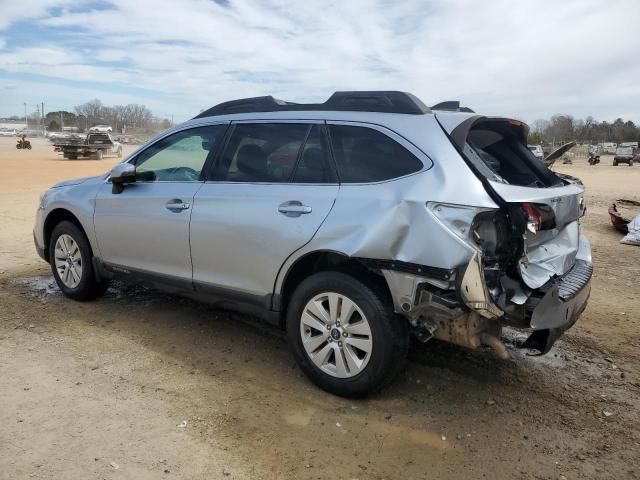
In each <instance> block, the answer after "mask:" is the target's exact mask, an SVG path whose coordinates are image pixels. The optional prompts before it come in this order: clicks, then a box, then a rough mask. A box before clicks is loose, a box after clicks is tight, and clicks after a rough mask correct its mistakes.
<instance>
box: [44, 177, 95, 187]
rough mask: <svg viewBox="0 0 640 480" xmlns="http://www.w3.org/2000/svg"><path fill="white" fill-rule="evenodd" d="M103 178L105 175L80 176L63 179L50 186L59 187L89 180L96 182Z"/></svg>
mask: <svg viewBox="0 0 640 480" xmlns="http://www.w3.org/2000/svg"><path fill="white" fill-rule="evenodd" d="M104 178H105V175H104V174H102V175H96V176H94V177H81V178H72V179H70V180H63V181H62V182H58V183H56V184H55V185H53V186H52V187H51V188H60V187H69V186H71V185H80V184H81V183H85V182H90V183H98V182H100V181H102V180H103V179H104Z"/></svg>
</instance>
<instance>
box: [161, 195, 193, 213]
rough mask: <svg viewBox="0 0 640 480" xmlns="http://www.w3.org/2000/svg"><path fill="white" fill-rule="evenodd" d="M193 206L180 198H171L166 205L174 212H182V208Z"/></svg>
mask: <svg viewBox="0 0 640 480" xmlns="http://www.w3.org/2000/svg"><path fill="white" fill-rule="evenodd" d="M190 206H191V204H190V203H187V202H183V201H182V200H180V199H179V198H174V199H173V200H169V201H168V202H167V204H166V205H165V207H166V208H167V210H171V211H172V212H180V211H182V210H187V209H188V208H189V207H190Z"/></svg>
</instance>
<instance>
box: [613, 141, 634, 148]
mask: <svg viewBox="0 0 640 480" xmlns="http://www.w3.org/2000/svg"><path fill="white" fill-rule="evenodd" d="M618 146H619V147H633V148H638V142H622V143H621V144H620V145H618Z"/></svg>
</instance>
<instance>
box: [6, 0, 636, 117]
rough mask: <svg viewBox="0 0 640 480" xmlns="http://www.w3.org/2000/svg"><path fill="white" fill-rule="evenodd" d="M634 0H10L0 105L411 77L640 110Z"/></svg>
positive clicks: (380, 85)
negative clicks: (323, 0)
mask: <svg viewBox="0 0 640 480" xmlns="http://www.w3.org/2000/svg"><path fill="white" fill-rule="evenodd" d="M639 19H640V1H638V0H628V1H625V0H599V1H596V0H573V1H572V0H565V1H558V0H536V1H533V0H530V1H518V0H492V1H481V0H477V1H463V0H403V1H397V0H384V1H381V0H378V1H348V0H344V1H335V2H333V1H325V2H322V1H317V2H316V1H311V0H305V1H293V0H292V1H285V0H263V1H258V0H255V1H249V0H180V1H174V0H99V1H95V0H89V1H85V0H0V116H1V115H11V114H23V112H24V107H23V102H27V104H28V110H29V111H35V105H36V104H38V103H40V102H42V101H44V102H45V109H46V110H47V111H50V110H58V109H72V107H73V106H74V105H77V104H79V103H83V102H85V101H87V100H90V99H92V98H100V99H101V100H102V101H103V102H104V103H106V104H121V103H142V104H145V105H147V106H148V107H149V108H151V109H152V110H153V111H154V113H155V114H156V115H158V116H160V117H171V115H174V117H175V120H176V121H180V120H185V119H187V118H190V117H191V116H193V115H195V114H196V113H198V112H199V111H200V110H202V109H204V108H207V107H209V106H211V105H213V104H215V103H218V102H220V101H224V100H230V99H233V98H240V97H243V96H256V95H264V94H273V95H274V96H276V97H279V98H283V99H286V100H290V101H323V100H325V99H326V98H327V97H328V96H329V95H330V94H331V93H332V92H333V91H335V90H364V89H368V90H372V89H392V90H405V91H410V92H412V93H414V94H416V95H418V96H419V97H420V98H421V99H422V100H423V101H424V102H425V103H427V104H428V105H429V104H433V103H436V102H439V101H442V100H451V99H459V100H461V101H462V102H463V104H465V105H468V106H470V107H472V108H474V109H475V110H476V111H479V112H482V113H487V114H500V115H508V116H514V117H517V118H522V119H524V120H526V121H529V122H531V121H533V120H535V119H536V118H542V117H548V116H550V115H552V114H554V113H569V114H573V115H575V116H577V117H584V116H586V115H593V116H594V117H596V118H597V119H599V120H613V119H615V118H616V117H623V118H625V119H632V120H634V121H640V30H639V28H640V27H639V24H638V21H639Z"/></svg>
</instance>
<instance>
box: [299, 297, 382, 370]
mask: <svg viewBox="0 0 640 480" xmlns="http://www.w3.org/2000/svg"><path fill="white" fill-rule="evenodd" d="M300 336H301V339H302V346H303V347H304V350H305V352H306V353H307V355H308V357H309V359H310V360H311V361H312V362H313V363H314V364H315V366H316V367H318V368H319V369H320V370H321V371H323V372H324V373H327V374H329V375H331V376H332V377H337V378H351V377H354V376H355V375H357V374H359V373H360V372H362V371H363V370H364V368H365V367H366V366H367V364H368V363H369V359H370V358H371V352H372V351H373V339H372V335H371V327H370V325H369V322H368V320H367V317H366V316H365V315H364V313H363V312H362V310H361V309H360V307H358V305H356V303H355V302H353V301H352V300H351V299H349V298H348V297H346V296H345V295H342V294H339V293H333V292H326V293H321V294H319V295H316V296H315V297H313V298H312V299H311V300H309V302H307V304H306V305H305V307H304V309H303V311H302V318H301V321H300Z"/></svg>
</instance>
